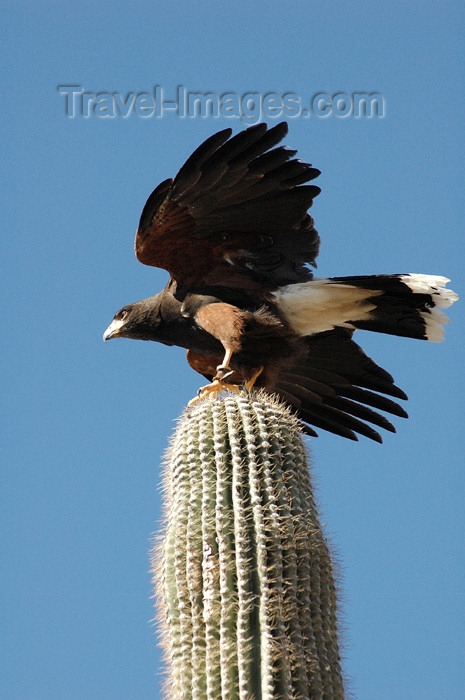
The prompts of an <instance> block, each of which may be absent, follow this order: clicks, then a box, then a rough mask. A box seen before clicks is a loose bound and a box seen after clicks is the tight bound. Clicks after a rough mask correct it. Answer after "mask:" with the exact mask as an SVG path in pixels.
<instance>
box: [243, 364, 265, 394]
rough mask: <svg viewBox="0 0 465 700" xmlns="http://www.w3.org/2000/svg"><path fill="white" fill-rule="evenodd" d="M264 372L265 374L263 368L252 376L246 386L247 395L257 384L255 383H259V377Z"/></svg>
mask: <svg viewBox="0 0 465 700" xmlns="http://www.w3.org/2000/svg"><path fill="white" fill-rule="evenodd" d="M262 372H263V367H259V368H258V369H257V370H256V371H255V372H254V374H253V375H252V376H251V378H250V379H249V381H248V382H246V383H245V384H244V386H245V390H246V391H247V393H248V392H249V391H250V390H251V389H252V387H253V385H254V384H255V382H256V381H257V379H258V378H259V376H260V375H261V373H262Z"/></svg>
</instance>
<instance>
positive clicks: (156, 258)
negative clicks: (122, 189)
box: [103, 122, 457, 442]
mask: <svg viewBox="0 0 465 700" xmlns="http://www.w3.org/2000/svg"><path fill="white" fill-rule="evenodd" d="M286 134H287V124H286V123H285V122H282V123H280V124H277V125H276V126H274V127H272V128H268V127H267V125H266V124H257V125H254V126H252V127H250V128H248V129H245V130H244V131H242V132H240V133H238V134H236V135H235V136H232V131H231V129H224V130H223V131H220V132H218V133H217V134H214V135H213V136H211V137H210V138H208V139H207V140H206V141H205V142H204V143H202V144H201V145H200V146H199V148H197V150H196V151H194V153H193V154H192V155H191V156H190V158H188V160H187V161H186V163H185V164H184V165H183V166H182V168H181V169H180V171H179V172H178V174H177V175H176V177H175V178H174V179H168V180H165V181H164V182H162V183H161V184H160V185H158V187H157V188H156V189H155V190H154V191H153V192H152V194H151V195H150V197H149V198H148V200H147V202H146V204H145V206H144V208H143V211H142V215H141V218H140V222H139V227H138V229H137V233H136V240H135V252H136V256H137V259H138V260H139V261H140V262H141V263H144V264H145V265H152V266H154V267H160V268H164V269H165V270H167V271H168V272H169V273H170V280H169V282H168V284H167V285H166V287H165V289H164V290H163V291H162V292H159V293H158V294H156V295H155V296H152V297H150V298H148V299H143V300H142V301H138V302H136V303H134V304H128V305H126V306H123V308H121V309H120V310H119V311H118V312H117V313H116V315H115V317H114V319H113V321H112V322H111V324H110V325H109V327H108V328H107V330H106V331H105V333H104V336H103V339H104V340H105V341H106V340H108V339H110V338H116V337H125V338H136V339H139V340H156V341H158V342H160V343H164V344H166V345H177V346H180V347H183V348H186V349H187V361H188V363H189V364H190V366H191V367H192V368H193V369H195V370H196V371H197V372H199V373H200V374H202V375H203V376H204V377H206V378H207V379H208V380H209V381H210V382H212V383H211V384H210V385H209V386H207V387H204V388H203V389H202V390H200V394H199V397H200V398H201V399H202V398H204V397H212V396H213V397H214V396H216V395H217V394H218V393H219V392H221V391H223V390H225V389H229V390H236V391H237V388H238V387H239V386H242V387H245V389H246V390H248V391H250V390H251V389H252V387H263V388H265V389H266V390H267V391H269V392H272V393H274V394H278V395H279V396H280V397H281V398H282V399H284V401H285V402H287V403H288V404H289V405H290V406H291V407H292V408H293V409H294V410H295V412H296V413H297V416H298V418H299V419H300V421H301V422H302V424H303V429H304V430H305V432H307V433H308V434H310V435H313V436H316V435H317V433H316V432H315V430H314V427H316V428H321V429H323V430H327V431H330V432H332V433H335V434H337V435H340V436H343V437H345V438H349V439H352V440H357V439H358V437H357V436H358V435H364V436H366V437H368V438H371V439H373V440H376V441H378V442H382V439H381V435H380V434H379V432H378V431H377V430H376V429H375V427H373V426H376V427H377V428H383V429H385V430H389V431H391V432H395V428H394V426H393V425H392V423H391V422H390V421H389V420H388V419H387V417H386V416H385V415H384V414H385V413H388V414H392V415H396V416H403V417H406V416H407V414H406V412H405V411H404V409H403V408H402V407H401V406H400V405H399V404H398V403H397V402H396V401H394V400H393V399H406V398H407V397H406V395H405V394H404V392H403V391H402V390H401V389H399V388H398V387H397V386H396V385H395V384H394V380H393V378H392V377H391V375H390V374H388V372H386V371H385V370H384V369H381V367H379V366H378V365H377V364H376V363H375V362H374V361H373V360H371V359H370V358H369V357H367V355H366V354H365V353H364V351H363V350H362V349H361V348H360V347H359V346H358V345H357V344H356V343H355V342H354V341H353V339H352V336H353V334H354V332H355V331H356V330H357V329H365V330H370V331H375V332H378V333H388V334H391V335H399V336H407V337H410V338H419V339H423V340H431V341H440V340H442V339H443V325H444V324H445V323H447V322H448V318H447V317H446V316H445V315H444V313H443V311H442V309H444V308H447V307H449V306H450V305H451V304H452V303H453V302H454V301H456V299H457V295H456V294H455V293H454V292H452V291H451V290H449V289H446V287H445V285H446V283H447V282H448V281H449V280H448V279H447V278H445V277H440V276H433V275H422V274H395V275H372V276H361V277H330V278H325V277H314V276H313V274H312V272H311V270H310V267H309V266H313V267H316V262H315V261H316V258H317V255H318V250H319V245H320V238H319V235H318V233H317V231H316V230H315V227H314V222H313V219H312V217H311V216H310V214H309V213H308V209H309V208H310V207H311V206H312V203H313V199H314V198H315V197H316V196H317V195H318V194H319V192H320V189H319V187H317V186H316V185H315V184H313V181H314V180H315V179H316V178H317V177H318V175H319V174H320V172H319V170H317V169H316V168H313V167H312V166H311V165H309V164H308V163H305V162H303V161H302V160H299V159H297V158H295V157H294V156H295V155H296V151H294V150H290V149H288V148H287V147H285V146H282V145H281V146H280V145H278V144H279V143H280V141H281V140H282V139H283V137H284V136H285V135H286ZM308 183H312V184H308ZM312 426H314V427H312Z"/></svg>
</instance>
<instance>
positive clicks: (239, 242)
mask: <svg viewBox="0 0 465 700" xmlns="http://www.w3.org/2000/svg"><path fill="white" fill-rule="evenodd" d="M286 133H287V124H286V123H285V122H282V123H280V124H277V125H276V126H274V127H273V128H271V129H268V128H267V125H266V124H257V125H255V126H252V127H250V128H249V129H246V130H245V131H242V132H240V133H239V134H237V135H236V136H233V137H232V138H230V137H231V129H225V130H224V131H220V132H218V133H217V134H214V135H213V136H211V137H210V138H209V139H207V140H206V141H205V142H204V143H203V144H202V145H201V146H199V148H197V150H196V151H195V152H194V153H193V154H192V155H191V156H190V158H189V159H188V160H187V161H186V163H185V164H184V165H183V166H182V168H181V170H180V171H179V172H178V174H177V175H176V177H175V178H174V180H172V179H170V180H165V181H164V182H162V183H161V184H160V185H159V186H158V187H157V188H156V189H155V190H154V191H153V192H152V194H151V195H150V197H149V198H148V200H147V202H146V204H145V206H144V209H143V211H142V215H141V218H140V222H139V228H138V231H137V234H136V241H135V250H136V256H137V259H138V260H140V262H142V263H144V264H145V265H153V266H154V267H162V268H164V269H166V270H168V272H169V273H170V274H171V276H172V277H173V278H174V279H175V280H176V281H177V282H178V284H179V285H180V286H182V287H190V288H192V287H196V286H204V285H208V286H211V285H215V284H221V286H231V287H239V286H240V287H244V288H247V287H249V288H250V287H251V286H253V285H254V284H255V285H260V286H261V287H265V288H266V287H268V288H270V287H275V286H276V285H281V284H288V283H290V282H294V281H298V280H301V279H303V278H305V277H311V275H310V273H309V271H308V269H307V267H306V264H315V258H316V257H317V255H318V247H319V236H318V233H317V231H316V230H315V229H314V226H313V219H312V218H311V216H310V215H309V214H308V213H307V209H309V207H310V206H311V205H312V200H313V198H314V197H316V195H317V194H318V193H319V192H320V189H319V188H318V187H316V186H314V185H304V184H303V183H306V182H308V181H310V180H313V179H314V178H316V177H317V176H318V175H319V171H318V170H316V169H315V168H312V167H311V166H310V165H309V164H307V163H304V162H302V161H300V160H298V159H295V158H293V156H294V155H295V153H296V151H291V150H289V149H288V148H286V147H284V146H278V147H276V144H278V143H279V142H280V141H281V139H282V138H283V137H284V136H285V134H286Z"/></svg>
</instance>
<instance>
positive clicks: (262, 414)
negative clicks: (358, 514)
mask: <svg viewBox="0 0 465 700" xmlns="http://www.w3.org/2000/svg"><path fill="white" fill-rule="evenodd" d="M165 499H166V500H165V509H166V512H165V515H166V518H165V527H164V532H163V534H162V538H161V539H160V542H159V543H158V545H157V547H156V548H155V552H154V559H153V571H154V575H155V579H156V581H157V586H158V599H159V613H160V618H161V635H162V642H163V646H164V648H165V653H166V662H167V666H168V669H167V670H168V679H167V696H168V697H169V698H173V700H179V699H181V698H186V699H187V698H189V699H190V698H194V699H195V698H198V699H200V698H209V699H211V700H218V699H220V698H228V699H232V698H240V699H243V700H245V699H247V700H250V699H252V698H253V699H258V698H266V699H270V698H279V699H281V698H312V699H316V698H342V697H343V694H344V693H343V685H342V677H341V669H340V657H339V650H338V642H337V630H336V599H335V585H334V579H333V572H332V566H331V560H330V555H329V552H328V547H327V544H326V542H325V539H324V537H323V534H322V531H321V527H320V524H319V522H318V516H317V512H316V508H315V502H314V498H313V493H312V485H311V481H310V474H309V470H308V464H307V456H306V452H305V448H304V446H303V443H302V440H301V437H300V434H299V429H298V424H297V422H296V420H295V419H294V418H293V416H292V415H291V414H290V412H289V411H288V409H287V408H286V407H285V406H284V405H283V404H281V403H278V402H277V401H276V400H275V399H273V398H271V397H270V396H267V395H266V394H252V395H251V396H246V395H243V396H242V395H233V394H227V395H226V396H225V397H224V398H222V397H221V398H219V399H216V400H215V401H209V400H205V401H202V402H199V403H198V404H197V405H195V406H194V408H192V409H190V410H188V411H186V412H185V413H184V415H183V416H182V417H181V419H180V422H179V424H178V426H177V429H176V431H175V434H174V437H173V440H172V444H171V447H170V449H169V453H168V458H167V461H166V471H165Z"/></svg>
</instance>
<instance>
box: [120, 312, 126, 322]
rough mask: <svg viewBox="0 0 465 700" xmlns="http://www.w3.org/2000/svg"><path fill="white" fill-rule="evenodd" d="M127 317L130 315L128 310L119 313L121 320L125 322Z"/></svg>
mask: <svg viewBox="0 0 465 700" xmlns="http://www.w3.org/2000/svg"><path fill="white" fill-rule="evenodd" d="M127 315H128V312H127V310H124V311H120V312H119V317H120V319H121V320H122V321H123V320H124V318H125V317H126V316H127Z"/></svg>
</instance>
